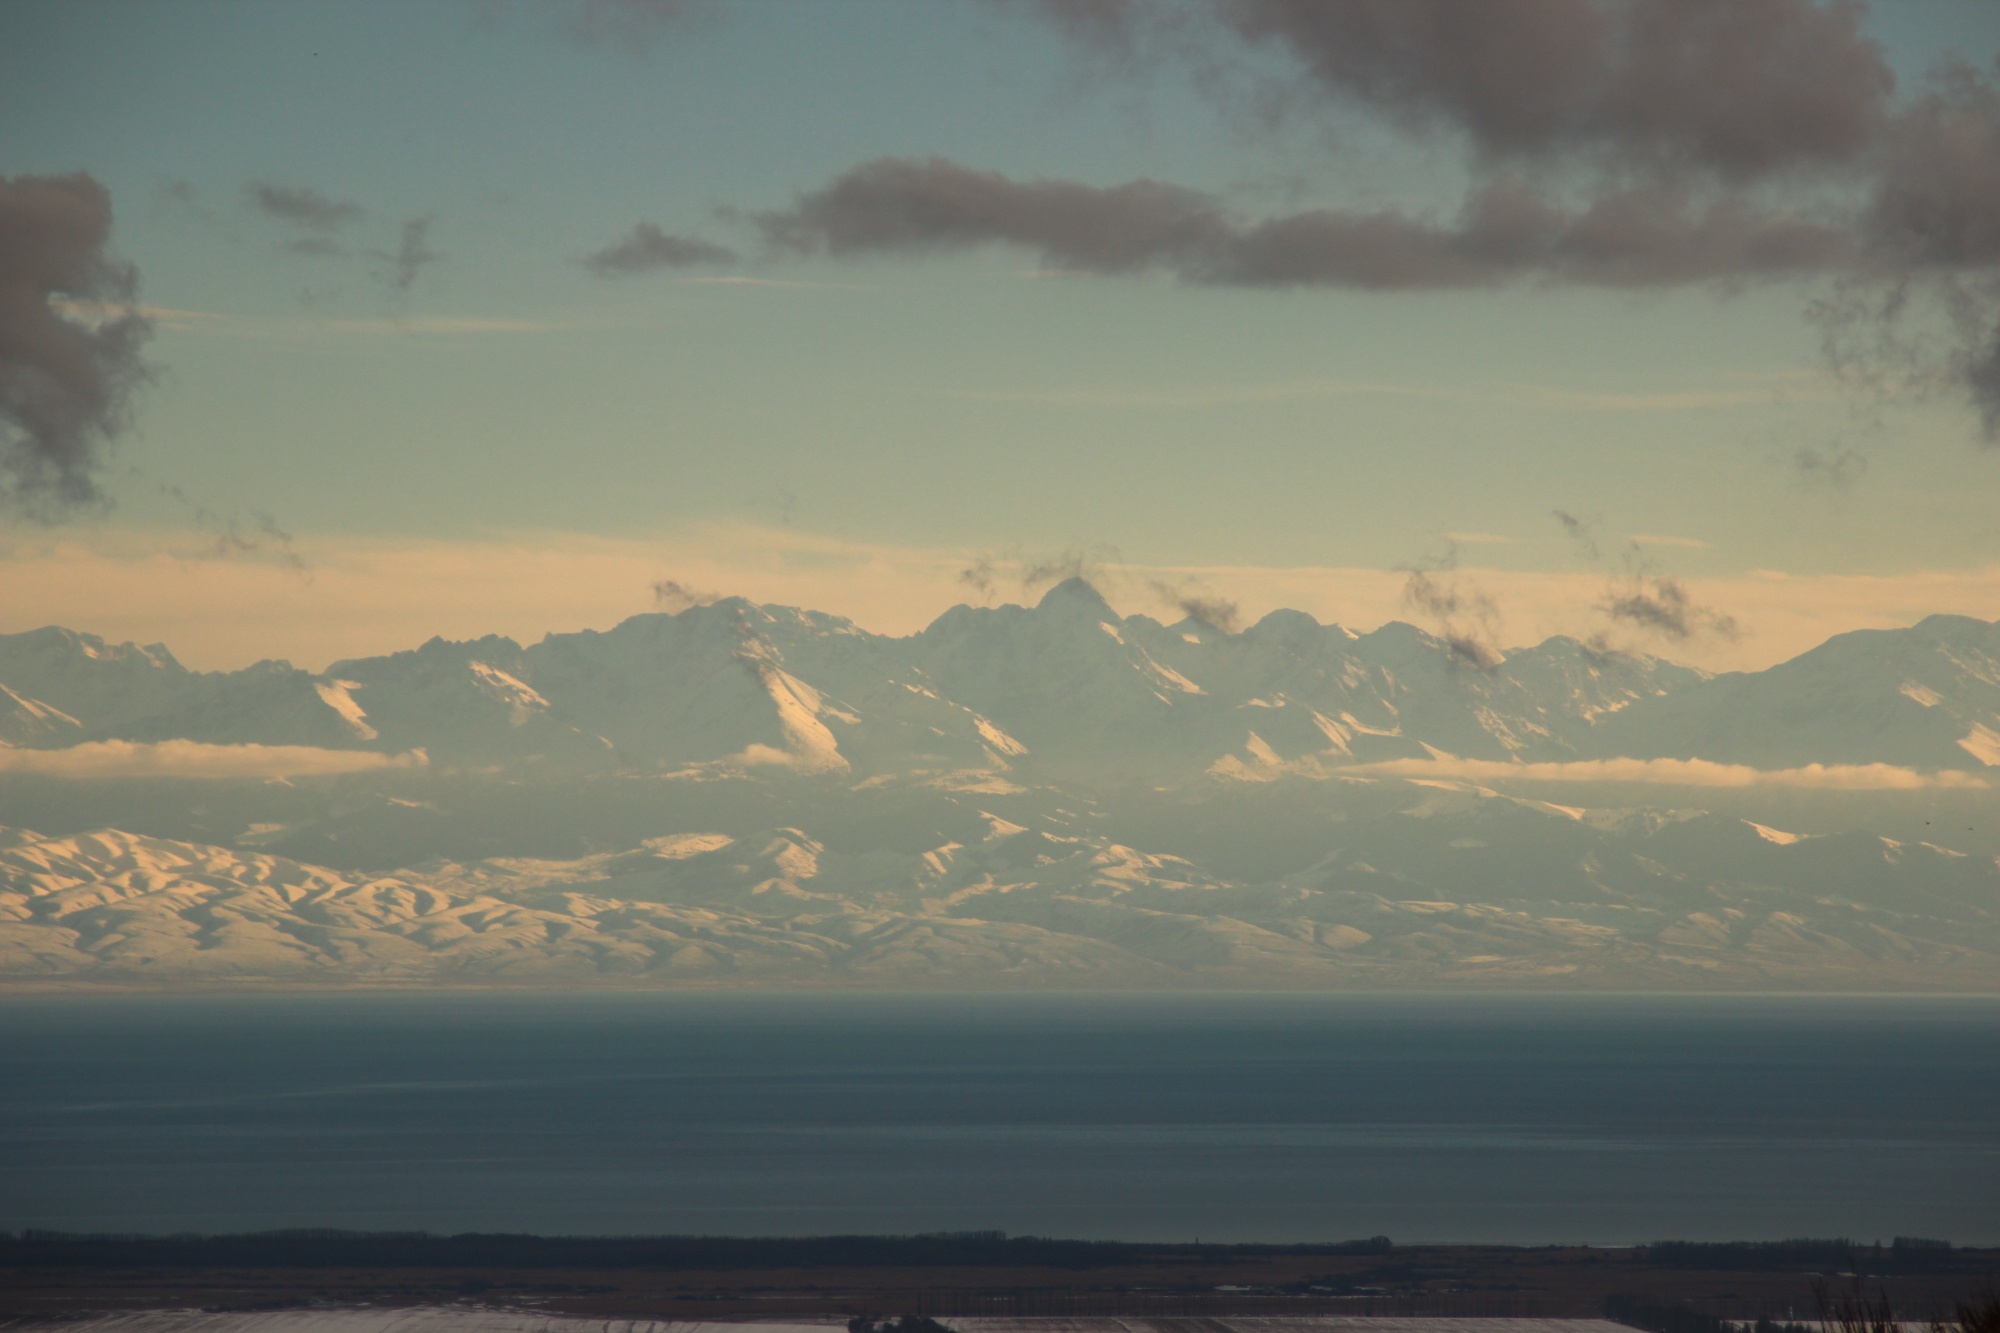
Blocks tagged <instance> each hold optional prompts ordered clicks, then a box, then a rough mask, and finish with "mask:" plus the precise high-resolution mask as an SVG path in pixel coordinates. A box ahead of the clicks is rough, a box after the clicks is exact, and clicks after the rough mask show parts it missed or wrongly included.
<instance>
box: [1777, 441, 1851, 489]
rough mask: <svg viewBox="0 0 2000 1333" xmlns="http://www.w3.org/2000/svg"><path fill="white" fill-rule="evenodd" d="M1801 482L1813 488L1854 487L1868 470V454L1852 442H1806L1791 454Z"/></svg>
mask: <svg viewBox="0 0 2000 1333" xmlns="http://www.w3.org/2000/svg"><path fill="white" fill-rule="evenodd" d="M1792 466H1793V468H1794V469H1795V470H1796V472H1797V474H1798V479H1799V481H1800V483H1801V484H1802V485H1804V486H1806V487H1808V488H1810V489H1815V490H1829V491H1845V490H1849V489H1852V487H1853V486H1854V483H1855V482H1857V481H1859V480H1860V479H1861V474H1862V473H1864V472H1866V471H1867V470H1868V456H1867V455H1866V454H1863V453H1862V452H1861V451H1860V450H1858V449H1856V448H1854V447H1853V446H1852V445H1846V444H1829V445H1806V446H1804V447H1803V448H1800V449H1798V450H1797V451H1795V452H1794V453H1793V454H1792Z"/></svg>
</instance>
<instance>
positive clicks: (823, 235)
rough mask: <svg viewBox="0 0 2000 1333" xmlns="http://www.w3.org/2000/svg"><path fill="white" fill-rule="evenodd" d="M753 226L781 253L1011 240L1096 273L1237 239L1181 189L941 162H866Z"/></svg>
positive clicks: (925, 248) (1216, 212)
mask: <svg viewBox="0 0 2000 1333" xmlns="http://www.w3.org/2000/svg"><path fill="white" fill-rule="evenodd" d="M752 221H753V222H754V223H755V225H756V226H757V228H758V229H759V231H760V232H761V233H762V234H763V237H764V240H765V242H766V243H767V244H769V245H770V246H771V247H773V248H774V249H777V250H781V251H792V252H797V253H803V254H829V255H835V256H857V255H871V254H891V255H893V254H922V253H940V252H947V251H953V250H967V249H971V248H972V247H974V246H979V245H985V244H990V243H993V242H1005V243H1009V244H1013V245H1019V246H1025V247H1028V248H1031V249H1035V250H1039V251H1041V252H1042V254H1043V255H1044V257H1045V258H1046V259H1047V261H1048V262H1049V263H1050V264H1052V265H1056V266H1059V267H1063V268H1072V269H1081V270H1085V271H1089V272H1094V273H1131V272H1135V271H1137V270H1140V269H1144V268H1148V267H1153V266H1156V265H1160V264H1164V263H1172V262H1174V261H1175V260H1176V259H1181V260H1184V261H1185V260H1187V259H1188V258H1190V257H1192V256H1195V255H1198V254H1199V253H1201V252H1202V251H1203V250H1204V249H1206V248H1208V247H1211V246H1213V245H1215V244H1216V243H1217V242H1218V241H1221V240H1223V239H1225V238H1226V237H1227V235H1228V232H1229V228H1228V224H1227V223H1226V221H1225V220H1224V218H1223V215H1222V211H1221V208H1220V206H1219V205H1218V204H1217V203H1216V202H1215V201H1214V200H1213V199H1211V198H1210V197H1209V196H1207V195H1204V194H1201V193H1199V192H1198V191H1195V190H1189V189H1184V188H1182V187H1180V186H1177V185H1165V184H1162V183H1160V182H1158V181H1150V180H1138V181H1131V182H1128V183H1127V184H1124V185H1112V186H1094V185H1084V184H1080V183H1078V182H1075V181H1061V180H1054V181H1051V180H1039V181H1025V182H1023V181H1014V180H1011V179H1009V178H1008V177H1006V176H1003V175H1000V174H999V173H998V172H991V171H975V170H973V169H971V168H969V167H964V166H960V165H959V164H958V163H956V162H952V161H950V160H949V159H946V158H941V157H928V158H897V157H885V158H878V159H876V160H875V161H873V162H864V163H862V164H861V165H860V166H857V167H854V168H852V169H850V170H848V171H846V172H843V173H842V174H841V175H840V176H838V177H837V178H835V179H834V180H833V181H832V182H831V183H829V184H828V185H826V186H825V187H824V188H822V189H819V190H814V191H811V192H809V193H805V194H801V195H800V196H799V197H798V198H797V199H796V200H795V201H794V203H793V205H792V207H791V208H789V209H783V210H779V211H775V212H767V213H760V214H756V215H754V216H753V218H752Z"/></svg>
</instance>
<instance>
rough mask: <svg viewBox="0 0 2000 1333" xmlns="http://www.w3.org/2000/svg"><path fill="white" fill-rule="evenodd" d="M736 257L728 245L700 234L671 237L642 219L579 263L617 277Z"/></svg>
mask: <svg viewBox="0 0 2000 1333" xmlns="http://www.w3.org/2000/svg"><path fill="white" fill-rule="evenodd" d="M736 257H737V256H736V252H735V251H734V250H731V249H730V248H729V247H728V246H724V245H717V244H715V243H714V242H712V241H704V240H701V239H700V238H699V237H692V236H670V235H668V234H667V233H666V232H663V231H661V230H660V229H659V228H658V227H656V226H654V225H653V224H652V223H650V222H641V223H639V224H638V225H637V226H635V227H633V228H632V231H631V234H630V235H628V236H626V237H624V238H623V239H622V240H619V241H616V242H614V243H613V244H611V245H607V246H605V247H604V248H603V249H602V250H598V251H595V252H593V253H591V254H588V255H585V256H584V257H583V259H582V261H581V262H582V264H583V266H584V267H585V268H587V269H589V270H590V271H591V272H592V273H595V274H596V275H597V276H598V277H600V278H619V277H630V276H632V275H634V274H638V273H649V272H651V271H652V270H654V269H659V268H688V267H692V266H694V265H697V264H727V263H731V262H733V261H734V260H735V259H736Z"/></svg>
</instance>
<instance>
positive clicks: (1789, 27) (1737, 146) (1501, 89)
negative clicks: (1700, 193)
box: [1128, 0, 1895, 180]
mask: <svg viewBox="0 0 2000 1333" xmlns="http://www.w3.org/2000/svg"><path fill="white" fill-rule="evenodd" d="M1208 8H1209V9H1210V10H1212V12H1213V13H1214V14H1215V15H1216V17H1217V18H1218V19H1219V20H1220V22H1221V24H1222V25H1223V26H1224V27H1225V28H1226V29H1228V30H1230V31H1232V32H1234V33H1235V34H1236V35H1238V36H1239V37H1241V38H1243V39H1245V40H1247V41H1250V42H1254V43H1265V44H1272V45H1276V46H1279V47H1281V48H1283V49H1284V50H1286V51H1287V52H1289V53H1290V54H1291V55H1292V56H1293V57H1295V58H1296V59H1297V61H1298V63H1299V64H1300V65H1301V66H1302V67H1303V69H1304V70H1305V71H1306V72H1307V73H1308V75H1309V76H1310V77H1311V78H1312V79H1313V80H1315V81H1316V82H1317V83H1318V84H1319V85H1320V86H1322V87H1323V88H1324V89H1326V90H1327V91H1329V92H1332V93H1335V94H1337V95H1339V96H1341V97H1342V98H1345V99H1351V100H1353V101H1357V102H1360V103H1363V104H1366V105H1368V106H1370V107H1373V108H1375V109H1377V110H1379V111H1383V112H1386V113H1388V114H1390V115H1393V116H1395V117H1397V118H1399V119H1401V120H1403V121H1404V122H1405V123H1408V124H1411V125H1413V126H1429V125H1445V126H1450V127H1452V128H1454V129H1456V130H1458V131H1461V132H1463V133H1464V134H1465V135H1466V136H1467V137H1468V138H1469V139H1470V141H1471V143H1472V144H1473V145H1474V146H1475V148H1476V149H1477V150H1478V152H1479V153H1481V154H1482V155H1484V156H1486V157H1489V158H1518V157H1521V156H1524V155H1547V154H1552V153H1573V152H1578V151H1582V152H1593V151H1601V152H1607V153H1609V154H1612V155H1614V156H1616V157H1617V158H1619V159H1620V160H1621V161H1623V162H1625V163H1628V164H1629V163H1630V162H1632V161H1634V160H1639V161H1644V162H1648V163H1652V164H1658V165H1661V166H1698V167H1702V168H1706V169H1711V170H1713V171H1715V172H1716V173H1719V174H1720V175H1722V176H1725V177H1727V178H1730V179H1738V180H1740V179H1747V178H1750V177H1754V176H1758V175H1762V174H1766V173H1769V172H1773V171H1778V170H1782V169H1785V168H1789V167H1794V166H1798V165H1800V164H1823V163H1828V162H1835V163H1837V162H1845V161H1851V160H1853V159H1855V158H1856V157H1858V156H1860V155H1861V154H1862V153H1863V152H1864V151H1866V150H1867V149H1868V147H1869V146H1870V145H1871V143H1872V142H1873V140H1874V137H1875V135H1876V133H1877V132H1878V130H1879V128H1880V126H1881V124H1882V122H1883V120H1884V118H1885V116H1886V108H1887V103H1888V99H1889V96H1890V94H1891V93H1892V92H1893V90H1894V88H1895V77H1894V75H1893V74H1892V73H1891V72H1890V70H1889V66H1888V63H1887V61H1886V59H1885V58H1884V55H1883V52H1882V49H1881V47H1880V46H1879V45H1878V44H1877V43H1875V42H1874V41H1873V40H1871V39H1869V38H1867V37H1865V36H1864V35H1863V34H1862V33H1861V30H1860V19H1861V12H1862V11H1861V6H1860V5H1859V4H1847V3H1832V4H1816V3H1813V2H1812V0H1211V2H1210V4H1209V5H1208ZM1128 17H1129V16H1128Z"/></svg>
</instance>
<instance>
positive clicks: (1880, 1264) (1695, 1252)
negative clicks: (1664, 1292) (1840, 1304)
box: [1646, 1236, 1955, 1273]
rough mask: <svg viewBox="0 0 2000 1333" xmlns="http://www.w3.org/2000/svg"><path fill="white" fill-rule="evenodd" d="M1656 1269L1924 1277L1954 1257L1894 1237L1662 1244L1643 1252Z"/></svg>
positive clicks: (1933, 1244)
mask: <svg viewBox="0 0 2000 1333" xmlns="http://www.w3.org/2000/svg"><path fill="white" fill-rule="evenodd" d="M1646 1253H1647V1255H1648V1257H1649V1258H1650V1259H1651V1261H1652V1262H1653V1263H1655V1264H1658V1265H1660V1266H1661V1267H1662V1268H1702V1269H1708V1270H1710V1271H1715V1270H1728V1271H1734V1272H1763V1273H1773V1272H1810V1273H1926V1272H1937V1271H1940V1270H1944V1269H1949V1268H1951V1267H1952V1266H1953V1259H1954V1257H1955V1252H1954V1251H1953V1249H1952V1247H1951V1243H1950V1242H1949V1241H1942V1240H1925V1239H1923V1238H1922V1237H1919V1236H1898V1237H1896V1239H1895V1240H1894V1241H1893V1242H1892V1243H1890V1244H1888V1245H1884V1244H1882V1242H1880V1241H1876V1242H1875V1243H1874V1244H1872V1245H1859V1244H1856V1243H1855V1242H1854V1241H1851V1240H1846V1239H1835V1240H1806V1239H1801V1240H1768V1241H1719V1242H1717V1241H1688V1240H1663V1241H1657V1242H1655V1243H1654V1244H1652V1245H1650V1246H1648V1247H1647V1251H1646Z"/></svg>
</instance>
